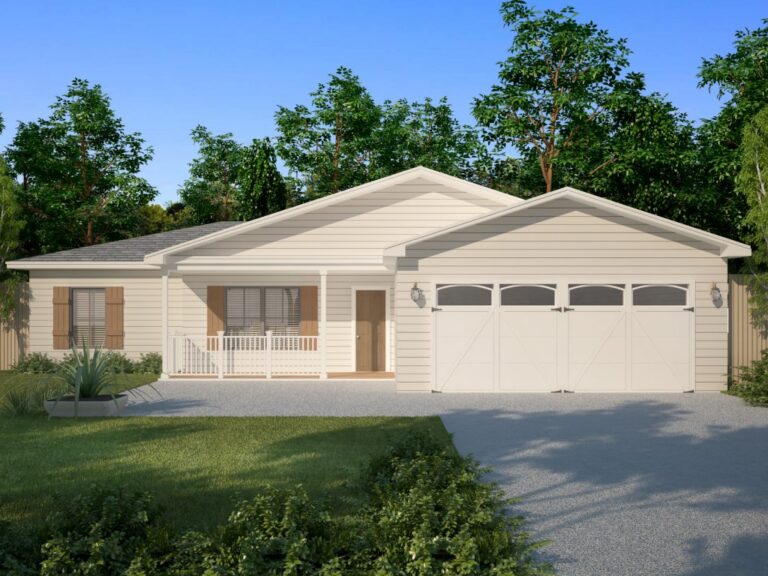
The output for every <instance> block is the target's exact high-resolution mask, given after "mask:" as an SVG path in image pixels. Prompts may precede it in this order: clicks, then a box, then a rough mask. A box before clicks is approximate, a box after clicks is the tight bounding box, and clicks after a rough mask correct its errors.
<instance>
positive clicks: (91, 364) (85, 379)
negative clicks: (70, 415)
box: [61, 343, 115, 418]
mask: <svg viewBox="0 0 768 576" xmlns="http://www.w3.org/2000/svg"><path fill="white" fill-rule="evenodd" d="M61 377H62V379H63V380H64V382H65V384H66V386H67V389H68V391H69V392H70V393H71V394H72V396H73V397H74V400H75V418H77V412H78V406H79V402H80V399H81V398H96V397H97V396H100V395H104V394H106V395H109V396H111V397H112V399H113V400H114V399H115V396H114V394H112V393H111V392H110V391H109V390H110V388H111V387H112V386H113V384H114V378H115V376H114V374H113V373H112V371H111V370H110V369H109V363H108V362H107V357H106V356H105V355H104V353H103V352H102V351H101V348H98V347H96V348H94V349H93V350H91V349H90V348H89V346H88V343H84V344H83V349H82V350H77V349H76V348H74V347H73V348H72V356H71V361H70V362H67V363H65V364H64V365H63V367H62V373H61Z"/></svg>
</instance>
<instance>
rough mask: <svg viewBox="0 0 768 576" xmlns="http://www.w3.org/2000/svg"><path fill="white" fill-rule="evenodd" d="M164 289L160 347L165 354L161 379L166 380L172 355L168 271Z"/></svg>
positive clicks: (163, 282) (162, 294) (164, 275)
mask: <svg viewBox="0 0 768 576" xmlns="http://www.w3.org/2000/svg"><path fill="white" fill-rule="evenodd" d="M161 285H162V289H161V306H160V307H161V312H160V318H161V322H162V324H163V330H162V331H163V342H162V346H161V348H160V350H161V354H162V355H163V369H162V373H161V374H160V379H161V380H165V379H167V378H168V372H169V370H168V368H169V367H170V357H169V346H168V340H169V335H168V272H167V271H166V272H165V273H164V274H163V279H162V284H161Z"/></svg>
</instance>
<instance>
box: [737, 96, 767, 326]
mask: <svg viewBox="0 0 768 576" xmlns="http://www.w3.org/2000/svg"><path fill="white" fill-rule="evenodd" d="M736 189H737V191H738V192H739V193H740V194H741V195H742V196H744V198H745V200H746V203H747V205H748V207H749V208H748V210H747V215H746V219H745V220H746V221H745V224H746V226H748V230H749V240H751V242H752V244H753V246H755V251H754V256H753V257H752V259H751V262H750V266H751V269H752V272H753V274H752V279H751V285H750V288H751V290H750V294H751V297H750V304H751V305H752V321H753V323H754V324H755V326H757V327H759V328H761V329H762V330H763V331H764V332H768V271H766V264H767V263H768V106H766V107H764V108H763V109H762V110H761V111H760V112H758V113H757V114H756V115H755V116H754V118H753V119H752V120H751V121H750V122H748V123H747V124H746V126H745V127H744V133H743V137H742V141H741V147H740V169H739V173H738V175H737V177H736Z"/></svg>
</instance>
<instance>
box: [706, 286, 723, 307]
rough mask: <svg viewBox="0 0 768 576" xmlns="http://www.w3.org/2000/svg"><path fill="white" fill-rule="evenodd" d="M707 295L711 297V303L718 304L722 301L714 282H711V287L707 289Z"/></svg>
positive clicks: (720, 293)
mask: <svg viewBox="0 0 768 576" xmlns="http://www.w3.org/2000/svg"><path fill="white" fill-rule="evenodd" d="M709 294H710V296H712V302H715V303H717V302H720V301H722V299H723V294H722V292H720V288H718V287H717V283H716V282H712V287H711V288H710V289H709Z"/></svg>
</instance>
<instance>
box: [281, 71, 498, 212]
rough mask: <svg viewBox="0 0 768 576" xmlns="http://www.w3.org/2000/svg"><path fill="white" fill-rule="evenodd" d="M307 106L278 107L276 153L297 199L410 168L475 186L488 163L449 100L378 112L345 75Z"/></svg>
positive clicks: (400, 103)
mask: <svg viewBox="0 0 768 576" xmlns="http://www.w3.org/2000/svg"><path fill="white" fill-rule="evenodd" d="M310 98H311V105H310V106H305V105H298V106H295V107H294V108H287V107H284V106H280V107H279V108H278V111H277V113H276V114H275V121H276V123H277V129H278V138H277V151H278V154H279V155H280V158H282V159H283V161H284V162H285V165H286V166H287V167H288V169H289V170H290V172H291V175H292V178H293V179H294V181H295V186H296V188H297V189H298V191H299V193H300V195H301V197H300V200H312V199H314V198H319V197H322V196H326V195H328V194H333V193H334V192H338V191H339V190H345V189H347V188H352V187H354V186H357V185H359V184H364V183H365V182H369V181H371V180H375V179H376V178H381V177H384V176H388V175H390V174H394V173H396V172H399V171H401V170H405V169H408V168H413V167H414V166H419V165H421V166H426V167H428V168H433V169H435V170H440V171H442V172H446V173H448V174H453V175H456V176H464V177H466V178H470V179H473V180H475V179H478V177H477V170H478V169H477V166H476V164H479V163H482V162H490V157H489V155H488V154H487V152H486V150H485V147H484V146H483V145H482V144H481V143H480V141H479V138H478V136H477V133H476V131H475V130H474V129H472V128H471V127H469V126H462V125H460V124H459V122H458V121H457V120H456V119H455V117H454V115H453V110H452V108H451V106H450V105H449V104H448V101H447V100H446V99H445V98H443V99H441V100H439V101H438V102H434V101H433V100H431V99H429V98H427V99H426V100H425V101H424V102H408V101H407V100H397V101H394V102H393V101H389V100H387V101H385V102H384V103H383V104H381V105H379V104H377V103H376V102H375V100H374V99H373V97H372V96H371V94H370V93H369V92H368V90H367V89H366V88H365V87H364V86H363V85H362V83H361V82H360V78H359V77H358V76H356V75H355V74H354V73H353V72H352V71H351V70H350V69H348V68H344V67H341V68H338V69H337V70H336V72H335V73H334V74H331V75H330V78H329V80H328V82H327V83H326V84H320V85H319V86H318V87H317V89H316V90H315V91H313V92H311V93H310Z"/></svg>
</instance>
